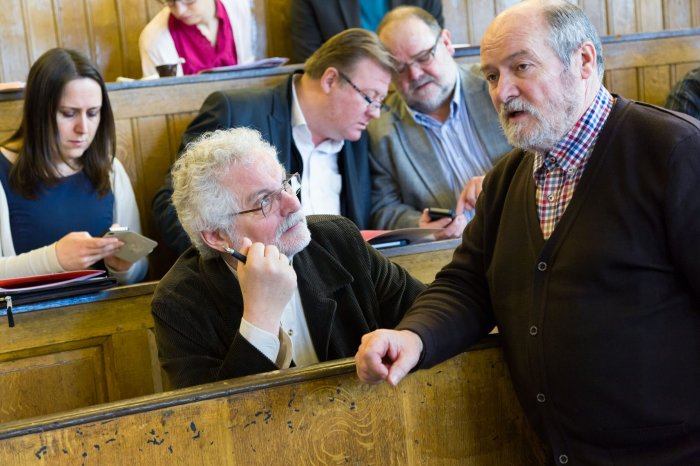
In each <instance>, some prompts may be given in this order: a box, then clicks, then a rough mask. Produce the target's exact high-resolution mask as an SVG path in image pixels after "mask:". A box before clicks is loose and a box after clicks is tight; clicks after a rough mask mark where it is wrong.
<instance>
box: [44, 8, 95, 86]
mask: <svg viewBox="0 0 700 466" xmlns="http://www.w3.org/2000/svg"><path fill="white" fill-rule="evenodd" d="M53 13H54V20H55V22H56V27H57V28H58V37H59V41H58V44H57V45H59V46H61V47H66V48H70V49H74V50H77V51H78V52H81V53H82V54H83V55H85V56H86V57H88V58H89V59H90V61H91V62H92V63H93V64H95V66H96V67H97V69H98V70H100V73H101V74H102V77H103V78H104V79H105V80H107V77H106V76H105V75H104V70H103V69H102V67H101V66H100V64H99V62H98V61H97V60H96V58H98V57H97V56H96V55H95V42H96V40H97V41H100V40H101V38H100V37H95V34H94V31H93V28H92V24H91V23H92V21H91V18H90V16H89V13H90V6H89V4H88V3H86V2H85V0H62V1H61V2H57V3H56V9H55V10H53ZM44 14H46V12H44ZM49 48H50V47H46V48H45V49H44V50H43V51H42V52H44V51H46V50H48V49H49ZM97 50H100V48H98V49H97ZM37 58H39V57H38V55H37V56H35V57H34V60H36V59H37Z"/></svg>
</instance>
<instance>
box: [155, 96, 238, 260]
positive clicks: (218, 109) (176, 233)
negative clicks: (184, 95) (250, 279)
mask: <svg viewBox="0 0 700 466" xmlns="http://www.w3.org/2000/svg"><path fill="white" fill-rule="evenodd" d="M230 125H231V110H230V105H229V101H228V99H227V98H226V96H225V95H224V94H223V93H221V92H215V93H213V94H211V95H210V96H209V97H207V99H206V100H205V101H204V104H203V105H202V108H201V109H200V112H199V115H197V117H195V119H194V120H192V123H190V125H189V126H188V127H187V130H185V134H184V135H183V137H182V144H181V146H180V150H179V153H182V151H183V150H184V148H185V146H186V145H187V144H188V143H189V142H191V141H193V140H195V139H196V138H197V137H198V136H199V135H201V134H203V133H205V132H207V131H212V130H215V129H221V128H228V127H230ZM172 195H173V183H172V177H171V176H170V172H168V173H167V174H166V175H165V179H164V180H163V186H162V187H161V188H160V189H159V190H158V192H157V193H156V194H155V196H154V197H153V202H152V203H151V212H152V215H153V222H154V224H155V227H156V229H157V230H158V233H159V234H160V237H161V239H162V241H163V243H164V244H165V245H166V246H167V247H168V248H170V249H171V250H172V251H173V252H174V253H175V254H177V255H178V256H179V255H180V254H182V253H183V252H184V251H185V250H186V249H187V248H188V247H189V246H190V239H189V238H188V237H187V234H186V233H185V231H184V230H183V229H182V225H180V221H179V220H178V218H177V212H175V207H173V204H172V202H171V198H172Z"/></svg>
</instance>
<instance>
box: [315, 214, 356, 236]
mask: <svg viewBox="0 0 700 466" xmlns="http://www.w3.org/2000/svg"><path fill="white" fill-rule="evenodd" d="M306 223H307V224H308V225H309V230H311V232H312V233H313V232H314V231H319V232H321V231H350V234H354V233H357V234H359V230H358V229H357V225H355V224H354V223H353V221H352V220H350V219H349V218H347V217H343V216H342V215H309V216H307V217H306Z"/></svg>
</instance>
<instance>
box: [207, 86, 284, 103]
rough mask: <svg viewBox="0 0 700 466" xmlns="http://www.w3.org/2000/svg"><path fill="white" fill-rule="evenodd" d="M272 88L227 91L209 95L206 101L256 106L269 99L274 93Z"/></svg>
mask: <svg viewBox="0 0 700 466" xmlns="http://www.w3.org/2000/svg"><path fill="white" fill-rule="evenodd" d="M274 89H275V88H274V87H247V88H241V89H227V90H224V91H216V92H212V93H211V94H209V96H208V97H207V100H209V101H212V100H225V101H228V102H229V103H235V104H237V105H245V104H251V105H256V104H258V103H259V102H261V101H265V100H268V99H270V97H271V96H272V94H273V93H274Z"/></svg>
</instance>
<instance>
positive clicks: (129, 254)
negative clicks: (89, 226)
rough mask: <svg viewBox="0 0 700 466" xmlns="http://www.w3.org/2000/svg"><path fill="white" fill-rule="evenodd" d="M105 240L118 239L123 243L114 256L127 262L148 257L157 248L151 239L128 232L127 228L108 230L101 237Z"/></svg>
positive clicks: (156, 244)
mask: <svg viewBox="0 0 700 466" xmlns="http://www.w3.org/2000/svg"><path fill="white" fill-rule="evenodd" d="M102 236H104V237H105V238H118V239H120V240H121V241H123V242H124V245H123V246H122V247H121V248H119V250H118V251H117V252H115V253H114V256H115V257H117V258H119V259H122V260H125V261H127V262H136V261H138V260H139V259H141V258H142V257H144V256H146V255H148V254H150V253H151V251H153V249H154V248H155V247H156V246H158V243H157V242H155V241H153V240H152V239H151V238H146V237H145V236H143V235H140V234H138V233H136V232H133V231H129V227H116V228H110V229H109V230H107V232H106V233H105V234H104V235H102Z"/></svg>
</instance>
